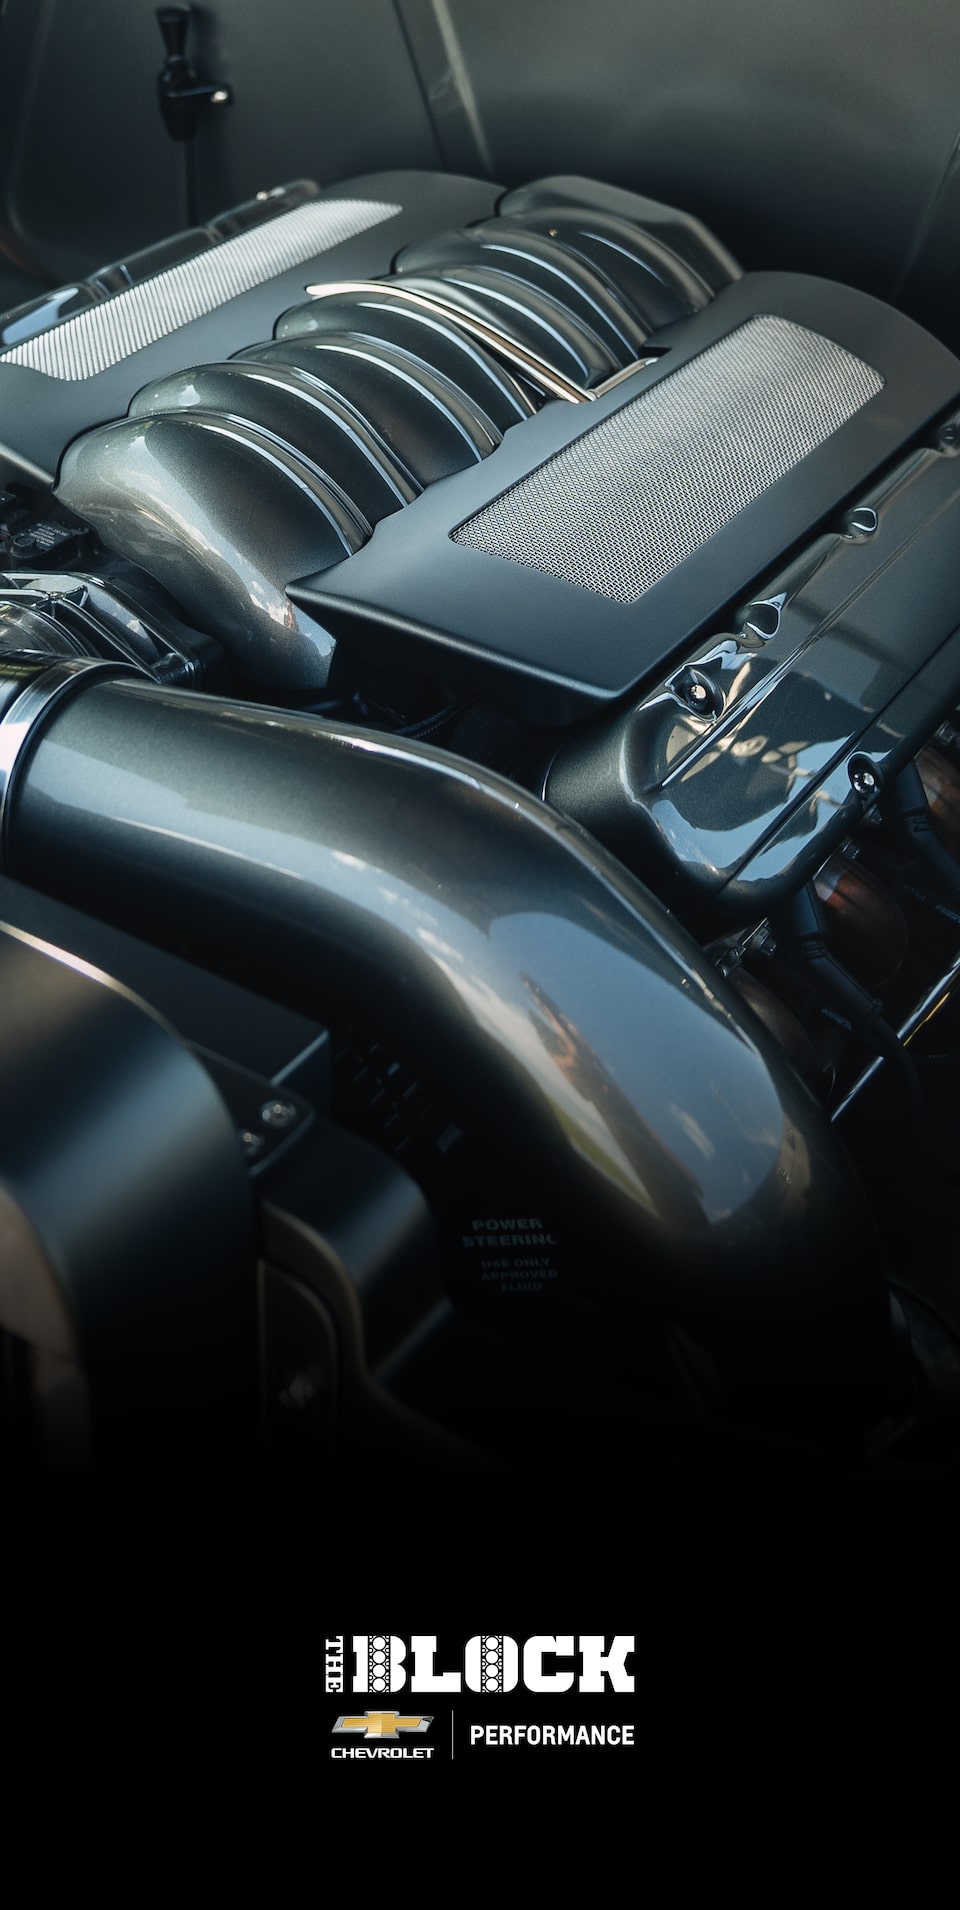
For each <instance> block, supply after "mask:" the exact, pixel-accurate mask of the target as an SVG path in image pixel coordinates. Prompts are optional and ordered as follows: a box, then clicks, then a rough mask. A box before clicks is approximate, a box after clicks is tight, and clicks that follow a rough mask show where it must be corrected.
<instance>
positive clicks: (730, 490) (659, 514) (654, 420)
mask: <svg viewBox="0 0 960 1910" xmlns="http://www.w3.org/2000/svg"><path fill="white" fill-rule="evenodd" d="M883 384H884V380H883V379H882V377H881V376H880V374H879V372H877V371H874V370H873V368H872V366H870V365H866V364H864V363H863V361H862V360H861V359H859V358H856V357H854V355H853V354H852V353H851V352H848V351H846V350H844V348H843V347H842V346H841V345H835V344H834V343H833V342H832V341H831V340H830V339H829V338H821V337H820V336H819V334H818V333H816V332H811V331H808V330H807V329H806V328H805V327H804V326H802V325H795V324H792V323H790V322H789V321H787V320H786V319H781V318H770V317H758V318H751V319H749V320H748V321H747V323H746V324H745V325H741V326H739V327H738V328H737V330H736V331H734V332H731V333H730V334H729V335H728V336H727V337H726V338H722V339H720V340H719V341H718V342H717V343H716V344H715V345H711V346H709V347H708V349H707V350H706V351H705V352H703V353H701V355H700V356H699V357H698V358H694V359H691V360H690V361H689V362H688V363H687V364H685V365H681V366H680V367H679V369H678V370H677V371H675V372H672V373H671V374H670V375H669V376H668V377H666V378H663V379H661V380H660V382H659V383H658V384H656V385H654V386H652V387H651V389H650V390H648V391H645V392H642V393H641V395H640V396H639V397H638V398H634V399H632V400H631V402H630V403H629V404H625V405H623V406H622V407H621V409H620V410H619V411H615V412H613V413H612V414H611V415H610V416H609V417H607V418H604V419H603V420H602V422H601V423H600V424H597V425H594V427H593V428H592V430H589V431H586V432H585V433H584V434H583V436H582V437H580V438H578V439H577V440H576V441H575V443H573V444H570V445H567V446H566V447H565V448H564V450H562V451H559V452H557V454H556V456H554V457H552V458H549V459H548V460H547V462H546V463H545V464H542V465H541V466H540V468H539V470H536V471H533V472H531V473H530V475H529V476H528V477H524V478H521V479H520V481H519V482H518V483H517V484H514V485H512V486H511V488H510V489H509V490H508V491H504V492H503V493H502V495H501V496H500V497H498V498H494V500H493V502H492V503H491V504H487V505H485V506H484V508H483V510H482V511H478V512H477V514H476V516H475V517H472V518H470V519H469V520H468V521H467V523H465V524H461V525H460V527H459V528H458V529H457V530H455V531H453V532H452V533H451V536H452V538H453V541H454V542H455V543H457V544H464V545H467V546H468V547H469V548H471V549H472V550H479V551H486V552H487V553H489V555H490V556H493V557H504V558H508V559H509V560H510V561H511V562H513V563H516V564H525V565H526V566H527V567H528V568H529V569H533V570H540V571H544V572H546V573H547V574H548V575H550V576H552V577H560V578H563V579H565V580H566V581H567V582H568V583H572V584H580V585H581V586H582V587H583V588H584V589H586V590H595V591H597V592H598V593H599V594H600V595H601V596H604V597H610V598H613V599H614V600H615V601H616V602H617V603H622V604H629V603H635V602H636V600H637V598H638V597H642V596H643V593H644V591H646V590H649V589H650V587H651V585H653V584H655V583H658V582H659V580H660V578H661V577H665V576H666V575H667V573H668V571H671V570H673V569H674V568H675V566H676V565H677V564H679V563H681V562H682V561H683V559H684V558H685V557H689V556H691V555H692V554H693V552H694V551H696V550H699V549H700V547H701V545H703V544H705V543H706V541H707V539H708V538H710V537H712V536H713V535H714V533H715V532H717V531H719V530H722V529H723V527H724V525H725V524H728V523H729V522H730V521H731V519H732V518H734V517H736V516H737V515H738V514H739V512H741V511H742V510H744V509H745V508H746V506H747V505H748V504H751V503H753V501H754V500H755V499H756V498H758V497H760V496H761V495H762V494H763V492H764V491H767V490H769V488H770V486H771V485H772V484H775V483H776V482H777V479H778V478H782V477H785V476H786V474H787V472H788V471H792V470H793V469H794V467H795V466H796V465H797V464H799V463H800V461H801V459H803V458H805V457H806V456H807V455H808V453H809V452H811V451H813V450H815V449H816V447H817V446H818V445H820V444H823V442H824V440H825V439H827V438H829V437H830V436H831V435H832V434H833V432H834V431H837V430H839V428H840V426H841V425H843V424H845V423H846V422H847V420H848V418H852V417H853V415H854V413H855V412H857V411H859V410H861V408H862V407H863V406H864V405H865V404H867V403H868V401H869V400H870V399H871V398H873V397H875V396H876V394H877V392H878V391H882V389H883Z"/></svg>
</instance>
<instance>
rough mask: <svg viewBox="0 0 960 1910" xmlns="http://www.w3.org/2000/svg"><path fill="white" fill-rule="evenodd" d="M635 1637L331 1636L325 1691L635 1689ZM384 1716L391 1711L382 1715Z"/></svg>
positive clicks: (381, 1694) (390, 1693) (375, 1694)
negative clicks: (450, 1643)
mask: <svg viewBox="0 0 960 1910" xmlns="http://www.w3.org/2000/svg"><path fill="white" fill-rule="evenodd" d="M635 1643H636V1641H635V1639H634V1638H632V1637H626V1636H621V1635H617V1636H615V1637H613V1638H611V1639H609V1641H608V1639H607V1637H606V1635H605V1634H604V1633H602V1632H589V1633H582V1634H581V1635H580V1636H578V1637H574V1636H573V1635H572V1634H569V1633H558V1632H537V1633H535V1634H534V1636H533V1637H532V1638H524V1639H523V1640H522V1641H521V1642H518V1641H517V1639H516V1638H511V1637H509V1636H507V1635H506V1634H505V1633H502V1632H477V1633H476V1634H475V1635H474V1636H473V1637H472V1638H468V1639H467V1642H466V1644H465V1645H464V1646H463V1648H462V1650H458V1651H455V1652H451V1653H450V1654H449V1655H445V1654H441V1652H440V1650H439V1647H438V1641H437V1639H436V1638H435V1637H434V1636H433V1634H432V1633H427V1632H423V1633H416V1634H414V1635H413V1636H412V1637H411V1638H409V1639H407V1638H398V1637H397V1636H396V1634H395V1633H393V1632H359V1633H358V1632H354V1633H353V1634H352V1635H351V1637H350V1641H349V1643H348V1642H347V1639H346V1638H345V1637H344V1636H343V1634H338V1635H337V1636H336V1637H334V1638H328V1639H327V1641H326V1688H327V1691H328V1692H330V1691H336V1692H344V1693H346V1692H349V1691H353V1692H355V1693H356V1692H362V1693H364V1694H365V1695H370V1696H372V1697H394V1696H395V1695H396V1694H397V1693H398V1692H401V1691H403V1692H411V1693H417V1694H423V1695H426V1694H429V1695H431V1696H452V1695H453V1694H454V1693H456V1692H462V1691H464V1690H466V1691H473V1692H477V1693H478V1694H481V1695H483V1696H495V1695H498V1694H499V1693H501V1692H509V1691H518V1690H519V1691H531V1692H536V1693H540V1694H543V1695H549V1694H552V1693H559V1692H565V1691H570V1692H573V1691H576V1692H589V1693H594V1694H597V1695H601V1694H605V1693H611V1692H616V1693H630V1692H633V1691H634V1689H635V1680H634V1678H633V1675H632V1673H631V1672H629V1671H628V1670H627V1668H626V1667H627V1659H628V1657H629V1655H630V1653H631V1652H632V1651H633V1650H634V1647H635ZM384 1715H386V1714H384Z"/></svg>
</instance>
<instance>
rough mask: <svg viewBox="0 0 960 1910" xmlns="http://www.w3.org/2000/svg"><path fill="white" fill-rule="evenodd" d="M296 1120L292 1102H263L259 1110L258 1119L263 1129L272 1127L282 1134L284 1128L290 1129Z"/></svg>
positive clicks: (295, 1111)
mask: <svg viewBox="0 0 960 1910" xmlns="http://www.w3.org/2000/svg"><path fill="white" fill-rule="evenodd" d="M296 1118H297V1110H296V1108H295V1107H294V1105H293V1102H292V1101H265V1102H264V1104H263V1106H262V1108H261V1109H260V1119H261V1121H262V1122H263V1125H264V1127H272V1128H273V1129H274V1131H275V1132H280V1133H282V1132H283V1130H284V1128H288V1127H292V1126H293V1124H294V1122H295V1121H296Z"/></svg>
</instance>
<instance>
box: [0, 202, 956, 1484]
mask: <svg viewBox="0 0 960 1910" xmlns="http://www.w3.org/2000/svg"><path fill="white" fill-rule="evenodd" d="M0 399H2V403H0V417H2V420H3V423H2V443H0V461H2V466H3V471H2V482H3V484H4V486H5V489H4V491H3V493H2V496H0V854H2V863H0V867H2V871H3V874H2V877H0V902H2V904H3V907H2V909H0V919H2V921H3V923H4V924H5V925H6V926H5V929H4V931H3V942H2V957H0V958H2V960H3V964H4V971H5V978H6V981H5V987H4V990H3V995H2V999H3V1004H4V1005H3V1007H2V1008H0V1016H2V1018H3V1021H4V1023H5V1032H4V1041H5V1043H6V1044H8V1047H7V1051H8V1052H9V1053H10V1055H11V1056H12V1057H13V1060H12V1062H11V1066H10V1068H9V1069H8V1071H7V1077H6V1088H5V1090H4V1105H3V1108H2V1111H0V1126H2V1128H3V1133H4V1137H5V1138H4V1147H5V1153H4V1160H5V1162H7V1166H6V1167H5V1170H4V1177H3V1179H2V1181H0V1195H2V1200H0V1231H2V1230H3V1229H5V1230H6V1233H7V1236H8V1239H9V1242H10V1250H9V1252H8V1254H7V1255H6V1258H5V1262H4V1264H5V1266H6V1268H7V1271H6V1272H5V1273H3V1274H0V1327H2V1328H3V1334H4V1347H5V1352H4V1360H5V1373H6V1380H7V1395H8V1407H7V1410H8V1417H9V1419H10V1423H11V1424H14V1423H16V1424H17V1425H18V1426H21V1427H22V1428H24V1430H23V1431H22V1434H21V1435H18V1436H21V1438H22V1445H23V1450H24V1452H25V1453H28V1454H30V1455H32V1456H33V1457H36V1454H37V1453H38V1452H39V1453H40V1454H41V1457H42V1459H43V1463H47V1464H65V1463H66V1464H76V1463H88V1462H89V1461H90V1459H91V1456H92V1458H93V1461H94V1462H95V1463H106V1464H108V1465H109V1464H110V1463H117V1462H119V1461H121V1460H124V1459H126V1458H127V1457H129V1456H130V1455H131V1454H133V1455H137V1454H142V1453H143V1452H165V1451H167V1450H168V1448H169V1449H175V1450H180V1451H182V1450H187V1451H188V1452H189V1453H191V1455H193V1454H195V1453H197V1452H201V1451H202V1452H206V1451H207V1450H213V1451H216V1452H218V1453H222V1452H230V1453H233V1452H240V1453H241V1454H246V1455H247V1457H249V1455H250V1454H251V1453H252V1452H253V1451H262V1450H264V1449H265V1450H266V1451H267V1452H268V1453H269V1456H270V1459H271V1462H272V1463H275V1464H277V1465H281V1466H282V1465H284V1464H293V1465H316V1466H321V1467H322V1466H347V1467H350V1466H357V1467H360V1468H368V1469H369V1468H374V1469H376V1468H386V1467H390V1466H399V1467H401V1468H410V1469H415V1468H417V1467H419V1466H424V1467H427V1468H443V1469H452V1470H453V1471H454V1472H456V1473H457V1474H459V1475H463V1476H470V1475H472V1474H473V1473H474V1472H476V1473H478V1474H479V1475H481V1476H482V1475H483V1474H484V1473H485V1472H487V1471H489V1470H494V1471H497V1470H502V1469H505V1468H507V1469H515V1468H519V1469H520V1470H521V1471H522V1470H525V1469H534V1470H535V1469H537V1468H540V1469H543V1468H550V1467H554V1468H555V1467H558V1466H562V1467H564V1468H569V1467H570V1466H571V1465H572V1464H585V1465H589V1466H593V1465H595V1464H596V1462H597V1460H598V1459H600V1458H602V1459H604V1460H606V1461H607V1462H612V1463H614V1464H615V1465H617V1466H621V1467H631V1466H638V1465H645V1464H648V1463H650V1462H651V1461H656V1460H658V1459H664V1460H667V1461H669V1462H670V1463H671V1464H675V1463H678V1462H686V1463H690V1464H693V1465H696V1464H698V1463H703V1462H708V1463H710V1464H714V1463H716V1462H717V1460H718V1459H719V1460H720V1461H727V1462H729V1463H730V1464H732V1465H737V1464H739V1463H751V1464H754V1463H757V1462H758V1461H759V1462H762V1463H774V1464H776V1463H778V1462H783V1463H790V1464H795V1463H797V1461H798V1460H800V1461H803V1460H811V1461H812V1462H814V1463H816V1464H817V1465H823V1464H824V1463H829V1464H831V1465H834V1466H838V1467H840V1468H841V1469H842V1470H844V1471H845V1472H851V1471H852V1472H853V1473H855V1474H858V1475H859V1474H861V1473H864V1474H866V1475H868V1476H869V1475H871V1473H872V1474H876V1473H882V1471H883V1468H884V1467H885V1466H893V1467H899V1466H904V1465H906V1466H908V1467H909V1466H910V1465H911V1464H913V1465H915V1466H917V1467H918V1468H920V1469H921V1470H922V1469H923V1468H924V1467H926V1466H929V1465H930V1464H931V1463H933V1464H935V1465H944V1466H947V1467H952V1466H953V1464H954V1461H955V1456H956V1429H955V1428H956V1407H957V1403H958V1401H960V1343H958V1341H960V1308H958V1307H957V1305H956V1299H955V1296H954V1295H953V1294H952V1291H951V1286H950V1281H949V1274H948V1271H946V1270H945V1268H944V1264H943V1256H942V1252H941V1249H940V1245H939V1244H938V1243H939V1239H940V1237H939V1236H938V1235H936V1234H934V1235H933V1236H931V1237H930V1238H929V1239H928V1241H927V1244H926V1250H925V1251H924V1252H921V1251H920V1250H919V1248H918V1246H917V1238H918V1236H917V1214H918V1211H919V1210H920V1209H921V1208H922V1207H924V1206H926V1207H927V1208H929V1202H930V1199H931V1188H932V1187H933V1186H935V1185H936V1186H942V1180H943V1175H944V1171H945V1156H944V1148H945V1147H946V1148H947V1150H948V1148H949V1119H950V1116H949V1110H950V1109H951V1107H952V1105H953V1100H954V1086H955V1082H956V1067H957V1064H956V1061H955V1059H954V1055H955V1051H956V990H957V981H958V978H960V726H958V722H957V718H956V715H955V712H956V710H957V707H958V704H960V566H958V563H957V550H958V547H960V546H958V533H960V455H958V454H960V361H958V360H957V358H955V357H954V356H953V354H952V353H951V352H950V351H949V350H948V349H947V348H946V347H945V346H944V345H943V344H942V343H940V342H939V341H938V340H937V339H935V338H934V337H933V336H932V335H931V334H929V333H928V332H926V331H924V330H923V329H921V327H920V326H919V325H918V324H916V323H915V322H914V321H913V320H911V319H909V318H908V317H906V316H904V315H903V313H901V312H899V311H897V310H895V309H894V308H893V307H892V306H888V305H885V304H883V303H881V302H880V301H878V300H877V299H875V298H873V297H871V296H868V295H867V294H866V293H864V292H861V291H856V290H852V289H850V288H847V287H845V286H842V285H839V284H834V283H832V282H830V281H827V280H823V279H816V278H812V277H808V276H798V275H792V274H790V273H785V272H773V271H764V272H753V273H746V274H745V273H743V272H741V270H740V268H739V266H738V264H737V262H736V261H735V260H734V259H733V258H732V257H731V256H730V255H729V253H728V252H727V251H726V250H725V248H724V247H723V245H722V244H721V243H720V242H719V241H718V240H717V239H715V238H714V237H713V236H712V234H711V233H710V232H708V231H707V230H706V228H705V227H704V226H703V225H702V224H700V223H699V222H698V221H697V220H695V219H693V218H691V217H689V216H687V215H685V214H684V213H683V212H682V211H678V210H676V209H674V208H672V207H670V206H667V205H663V204H660V203H659V202H657V201H655V200H652V199H646V198H643V197H642V196H640V195H637V194H634V193H632V192H628V191H626V190H624V189H621V188H619V187H613V186H604V185H603V184H601V183H599V182H597V181H594V180H589V179H585V178H581V177H579V176H573V175H569V176H567V175H564V176H554V177H548V178H543V179H538V180H536V181H534V182H533V183H531V184H529V185H527V186H525V187H522V188H520V189H517V190H512V191H507V192H505V191H504V190H503V189H502V188H498V187H496V186H494V185H492V184H491V183H490V182H489V181H481V180H471V179H469V178H465V177H459V176H457V175H452V174H448V175H440V174H429V173H416V172H396V173H378V174H372V175H369V176H365V177H362V178H359V179H352V180H348V181H347V182H345V183H343V184H341V185H337V186H335V187H325V188H323V189H320V188H319V187H317V186H316V185H314V184H313V183H312V182H310V181H307V180H297V181H295V182H293V183H292V184H288V185H284V186H282V187H279V188H277V189H276V190H274V191H270V192H263V193H261V194H259V195H258V197H257V198H256V199H254V200H252V201H250V202H249V203H248V204H244V205H241V206H238V207H236V208H234V209H233V210H232V211H229V212H227V213H225V214H223V215H222V216H221V217H220V218H217V219H214V220H212V221H210V222H209V223H207V224H205V225H203V226H198V227H197V228H195V229H193V230H190V231H186V232H184V233H181V234H179V235H177V236H175V237H173V238H171V239H170V240H169V241H167V242H165V243H164V244H163V245H160V246H154V247H152V248H150V249H148V250H147V251H145V252H142V253H140V254H138V255H136V256H135V257H128V258H126V259H125V260H122V261H120V262H119V263H117V264H114V265H112V266H109V267H105V268H104V269H103V270H102V271H100V272H98V273H96V274H94V275H92V276H91V277H90V278H89V279H87V280H85V281H84V282H82V283H79V284H77V285H73V286H68V287H65V288H63V289H62V290H60V291H59V292H56V293H51V294H48V295H44V296H43V297H41V298H38V299H35V300H33V301H31V302H30V303H29V304H27V305H24V306H22V307H20V308H18V309H16V310H14V311H11V312H8V313H7V314H5V315H4V316H3V317H2V318H0ZM105 977H107V978H109V980H105V979H104V978H105ZM27 1022H30V1023H31V1024H33V1025H35V1026H36V1027H38V1028H39V1029H40V1030H41V1031H42V1039H41V1040H40V1052H39V1053H38V1051H37V1049H36V1048H34V1049H33V1050H32V1052H31V1054H30V1056H29V1058H28V1057H26V1056H24V1058H23V1065H22V1067H21V1066H19V1065H18V1064H17V1059H16V1057H17V1055H18V1053H19V1049H18V1041H17V1030H18V1028H21V1027H23V1026H24V1025H26V1023H27ZM51 1107H53V1108H55V1109H56V1118H55V1119H53V1120H50V1119H49V1118H46V1117H45V1115H44V1110H45V1109H46V1110H48V1111H49V1109H50V1108H51ZM25 1109H27V1114H26V1116H25ZM30 1110H32V1114H31V1112H30ZM905 1185H906V1187H907V1189H908V1191H907V1193H905V1191H904V1189H905ZM911 1188H912V1189H913V1195H911V1193H910V1191H909V1190H910V1189H911ZM939 1198H940V1200H941V1201H942V1194H941V1195H940V1196H939Z"/></svg>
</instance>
